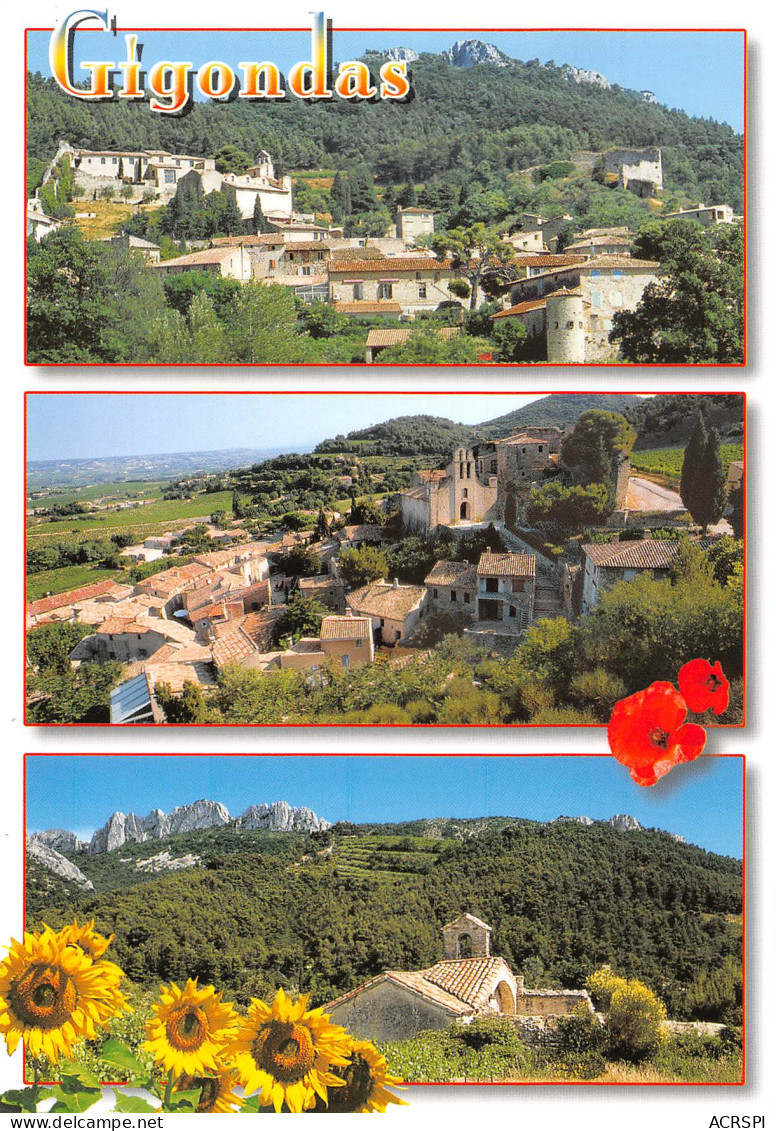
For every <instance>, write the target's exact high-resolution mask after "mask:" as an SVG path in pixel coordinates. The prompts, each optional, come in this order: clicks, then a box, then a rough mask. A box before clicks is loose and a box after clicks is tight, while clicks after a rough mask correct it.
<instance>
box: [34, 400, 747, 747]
mask: <svg viewBox="0 0 776 1131" xmlns="http://www.w3.org/2000/svg"><path fill="white" fill-rule="evenodd" d="M408 410H409V412H408ZM345 422H347V423H345ZM354 424H358V425H360V427H355V428H354V427H352V426H353V425H354ZM348 425H350V426H351V427H350V429H349V430H348V431H345V429H347V428H348ZM187 443H188V445H190V446H191V447H190V450H185V445H186V444H187ZM129 451H133V452H134V454H133V455H128V454H126V453H127V452H129ZM27 456H28V460H27V504H26V505H27V517H26V542H27V604H26V629H27V636H26V656H27V722H28V723H29V724H32V725H66V724H75V723H87V724H95V725H96V724H107V723H110V724H113V725H120V726H126V725H135V726H154V725H158V724H165V725H176V724H203V725H208V724H216V725H220V724H224V723H227V724H230V725H235V726H241V725H251V726H252V725H256V724H263V725H274V726H298V725H309V724H313V725H316V726H325V725H341V724H347V725H362V726H367V725H381V726H398V727H407V726H440V727H442V726H472V727H476V726H519V725H524V724H528V725H532V726H538V725H545V726H546V725H560V726H596V725H598V726H602V725H605V724H606V723H608V722H609V719H610V716H611V714H612V710H613V708H614V706H615V704H616V703H617V702H619V701H621V700H623V699H625V698H626V697H628V696H630V695H634V694H636V693H637V692H640V691H641V690H643V689H646V688H647V687H649V686H650V685H652V684H654V683H655V681H658V682H659V681H664V685H666V684H665V681H668V685H671V684H673V683H674V682H675V681H676V678H677V674H678V672H679V669H680V668H681V667H682V666H683V665H685V664H687V663H690V662H691V661H694V660H696V659H701V660H702V663H704V664H708V663H712V664H717V665H721V673H724V679H725V681H726V683H727V684H728V685H729V693H728V692H726V693H725V696H724V702H723V703H719V704H717V703H714V710H715V711H716V714H714V715H712V714H711V713H710V710H709V709H710V708H711V706H712V700H708V701H707V700H706V699H705V698H702V700H701V702H700V704H699V706H698V710H699V711H700V713H701V714H702V715H703V714H704V712H705V714H706V718H707V721H711V722H714V723H717V724H723V725H742V724H743V721H744V607H743V600H744V590H743V562H744V547H745V539H744V533H745V532H744V513H745V506H744V501H745V494H744V491H745V488H744V482H745V416H744V397H743V395H742V394H735V393H720V394H698V393H687V394H669V393H658V394H654V395H645V394H641V395H636V394H632V393H625V394H622V393H566V394H564V393H552V394H549V395H546V396H541V395H536V394H531V393H529V394H511V393H510V394H504V395H500V394H483V395H477V394H465V393H464V394H462V393H430V394H377V393H374V394H373V393H363V394H347V393H341V394H337V393H325V394H315V393H304V394H288V393H275V394H269V393H247V394H242V393H231V394H228V393H224V394H214V393H193V392H191V393H182V392H177V393H175V394H172V395H169V396H167V395H165V394H163V393H135V394H133V393H85V394H75V393H73V394H71V393H29V394H28V396H27ZM703 678H704V679H706V678H711V676H710V675H709V673H706V674H705V675H704V677H703ZM714 678H715V679H716V678H717V677H716V676H715V677H714ZM720 678H722V677H721V675H720Z"/></svg>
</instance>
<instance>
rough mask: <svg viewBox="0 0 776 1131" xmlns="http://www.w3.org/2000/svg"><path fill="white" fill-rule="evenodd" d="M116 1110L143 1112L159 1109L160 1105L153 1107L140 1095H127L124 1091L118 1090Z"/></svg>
mask: <svg viewBox="0 0 776 1131" xmlns="http://www.w3.org/2000/svg"><path fill="white" fill-rule="evenodd" d="M114 1111H123V1112H141V1111H159V1108H158V1107H151V1105H150V1103H148V1102H147V1101H146V1100H144V1099H142V1098H141V1097H140V1096H127V1095H125V1094H124V1093H123V1092H116V1106H115V1108H114Z"/></svg>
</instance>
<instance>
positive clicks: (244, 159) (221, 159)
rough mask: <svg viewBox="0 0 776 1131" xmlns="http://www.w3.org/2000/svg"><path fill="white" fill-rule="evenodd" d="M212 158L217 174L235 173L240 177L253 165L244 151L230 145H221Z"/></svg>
mask: <svg viewBox="0 0 776 1131" xmlns="http://www.w3.org/2000/svg"><path fill="white" fill-rule="evenodd" d="M214 156H215V162H216V169H217V170H218V172H219V173H236V174H237V175H238V176H239V177H241V176H242V175H243V174H244V173H246V172H247V171H248V169H250V167H251V165H252V164H253V162H252V161H251V159H250V157H249V155H248V154H247V153H246V152H245V150H244V149H240V148H239V147H238V146H236V145H232V144H231V143H230V144H227V145H222V146H221V148H220V149H219V150H218V151H217V152H216V153H215V154H214Z"/></svg>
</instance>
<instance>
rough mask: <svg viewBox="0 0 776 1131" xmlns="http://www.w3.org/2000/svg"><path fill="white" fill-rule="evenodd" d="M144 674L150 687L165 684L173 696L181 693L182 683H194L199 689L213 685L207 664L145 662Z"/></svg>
mask: <svg viewBox="0 0 776 1131" xmlns="http://www.w3.org/2000/svg"><path fill="white" fill-rule="evenodd" d="M145 673H146V676H147V677H148V681H149V683H150V684H151V686H152V687H156V685H157V684H159V683H167V684H169V686H170V690H171V691H172V692H173V694H175V695H179V694H180V692H181V691H183V685H184V683H194V684H197V685H199V686H200V687H212V686H213V685H214V684H215V677H214V674H213V668H212V665H211V664H209V663H193V664H192V663H189V664H186V663H181V664H178V663H161V664H156V663H154V661H153V660H147V661H146V665H145Z"/></svg>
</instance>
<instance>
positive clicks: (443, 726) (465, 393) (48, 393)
mask: <svg viewBox="0 0 776 1131" xmlns="http://www.w3.org/2000/svg"><path fill="white" fill-rule="evenodd" d="M584 392H585V390H582V389H566V390H555V391H554V392H552V393H546V394H542V392H541V391H539V390H537V391H536V396H537V398H538V397H541V396H542V395H545V396H563V395H568V394H570V393H577V394H582V393H584ZM588 392H594V393H595V394H598V393H600V394H601V395H605V394H612V393H614V394H617V393H621V394H622V393H623V392H624V391H623V390H622V389H597V390H594V391H591V390H588ZM645 392H646V395H651V396H664V397H674V396H688V395H689V396H693V395H694V396H704V395H706V396H715V395H717V394H718V391H717V390H708V391H701V390H693V391H682V392H678V391H677V392H664V391H658V392H654V391H645ZM510 395H513V396H521V395H526V394H522V393H520V392H518V391H512V392H511V393H503V392H501V391H500V390H485V391H483V392H481V391H479V390H474V389H467V390H462V391H461V392H449V391H444V392H439V391H437V390H432V391H430V392H425V391H420V390H413V391H406V390H404V389H386V390H378V391H376V392H367V391H366V390H362V389H359V390H355V391H353V392H350V391H348V390H332V391H329V390H321V389H316V390H307V389H299V390H298V391H295V390H287V389H272V390H267V391H266V392H265V391H261V390H249V391H242V390H240V389H223V390H219V391H199V390H185V389H184V390H182V389H169V390H168V389H150V390H143V391H142V392H140V391H134V390H124V389H105V390H98V389H68V390H67V391H65V390H62V389H54V390H40V391H38V390H36V391H34V392H33V391H27V392H25V394H24V456H23V459H24V474H23V483H22V491H23V503H24V512H23V513H24V514H25V520H24V561H23V564H22V569H23V571H24V573H23V577H24V582H23V584H24V605H23V609H22V648H23V652H22V670H23V672H24V679H23V691H22V695H23V702H24V725H25V726H27V727H32V726H39V727H42V728H46V729H48V728H50V727H57V728H67V727H85V728H88V729H94V728H104V727H108V728H110V729H114V724H111V723H30V722H28V721H27V649H26V640H27V520H26V502H27V416H28V398H30V397H69V396H96V397H112V396H120V397H123V396H138V397H145V396H151V397H157V396H168V397H169V396H185V397H193V396H200V397H224V396H240V397H247V396H251V397H253V396H255V397H265V396H271V397H276V396H281V397H282V396H285V397H294V396H306V397H353V396H358V397H377V396H380V397H383V396H401V397H415V396H438V397H447V398H450V397H459V396H460V397H469V396H479V397H482V396H493V397H496V396H498V397H504V396H510ZM730 395H732V396H740V397H742V398H743V407H744V435H743V446H744V537H743V543H744V607H743V620H744V641H743V669H742V680H743V687H744V695H743V699H744V704H743V720H742V722H740V723H730V724H727V725H723V726H720V727H716V726H715V727H714V729H715V730H716V729H720V730H736V729H740V728H742V727H745V726H746V725H747V703H746V699H747V617H746V603H747V590H748V585H747V580H746V577H747V561H748V554H747V550H748V533H749V527H748V516H747V501H748V475H747V469H748V394H747V393H746V392H737V391H733V392H731V394H730ZM115 726H118V724H115ZM132 726H133V727H134V728H136V729H138V730H145V729H147V728H149V727H150V728H157V727H160V726H164V727H165V728H176V729H181V728H186V727H193V728H195V729H206V730H214V729H216V728H221V727H226V728H229V729H232V728H234V729H244V728H256V727H260V728H262V729H273V728H277V729H279V730H288V729H293V728H297V729H300V728H303V727H308V726H313V727H315V728H316V729H321V730H323V729H329V730H331V729H336V728H338V727H339V728H342V729H344V730H353V729H361V730H371V729H377V730H391V729H393V730H397V729H398V730H401V729H403V730H406V731H408V732H414V731H416V730H422V729H429V730H440V731H441V730H460V731H464V732H468V731H474V730H508V731H513V730H525V729H534V728H537V727H544V726H545V724H544V723H466V724H460V723H412V724H405V723H379V724H378V723H133V724H132ZM605 727H606V723H555V724H553V728H552V729H566V730H568V729H574V728H580V729H588V730H594V729H602V728H605Z"/></svg>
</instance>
